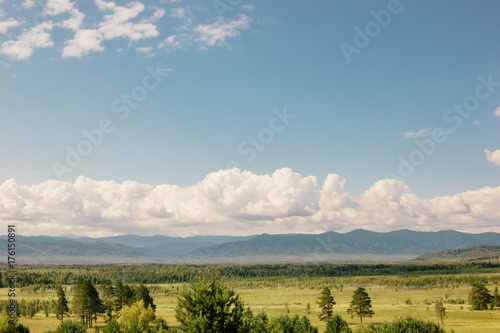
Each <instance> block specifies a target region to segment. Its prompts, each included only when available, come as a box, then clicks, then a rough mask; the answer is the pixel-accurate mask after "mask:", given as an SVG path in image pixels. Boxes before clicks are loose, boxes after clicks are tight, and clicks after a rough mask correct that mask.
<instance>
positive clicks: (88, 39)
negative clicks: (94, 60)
mask: <svg viewBox="0 0 500 333" xmlns="http://www.w3.org/2000/svg"><path fill="white" fill-rule="evenodd" d="M102 39H103V38H102V35H101V34H100V33H99V31H97V30H92V29H82V30H79V31H77V32H76V33H75V37H74V38H73V39H71V40H69V41H67V42H66V46H65V47H64V48H63V50H62V54H61V55H62V57H63V58H71V57H76V58H80V57H82V56H84V55H86V54H88V53H89V52H90V51H103V50H104V46H102V45H101V42H102Z"/></svg>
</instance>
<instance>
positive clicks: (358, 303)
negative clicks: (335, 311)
mask: <svg viewBox="0 0 500 333" xmlns="http://www.w3.org/2000/svg"><path fill="white" fill-rule="evenodd" d="M371 303H372V301H371V299H370V296H368V293H367V292H366V289H365V288H363V287H359V288H357V289H356V290H354V294H353V295H352V301H351V306H350V308H349V309H348V310H347V313H350V314H351V318H352V317H353V315H357V316H359V322H360V323H361V324H362V323H363V317H371V316H372V315H374V314H375V313H374V312H373V311H372V309H371V307H372V304H371Z"/></svg>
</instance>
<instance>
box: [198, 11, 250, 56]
mask: <svg viewBox="0 0 500 333" xmlns="http://www.w3.org/2000/svg"><path fill="white" fill-rule="evenodd" d="M250 21H251V19H250V18H249V17H248V16H246V15H243V14H240V15H239V17H238V19H237V20H227V19H219V20H217V21H216V22H215V23H213V24H200V25H198V26H196V27H195V28H194V29H193V32H194V34H195V36H194V41H195V42H197V43H200V45H201V47H202V48H206V47H214V46H220V45H228V44H227V39H229V38H233V37H236V36H239V34H240V30H246V29H249V28H250Z"/></svg>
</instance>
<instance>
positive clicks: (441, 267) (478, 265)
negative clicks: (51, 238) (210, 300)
mask: <svg viewBox="0 0 500 333" xmlns="http://www.w3.org/2000/svg"><path fill="white" fill-rule="evenodd" d="M498 268H500V263H492V262H474V263H453V264H446V263H436V264H423V263H422V264H421V263H418V264H413V263H393V264H255V265H167V264H147V265H146V264H144V265H139V264H126V265H24V266H23V265H19V266H17V287H27V286H34V285H38V286H53V285H61V284H62V285H74V284H76V283H77V282H78V281H79V280H80V279H87V280H89V281H91V282H92V283H93V284H100V283H101V281H102V280H123V282H125V283H142V284H160V283H184V282H189V281H193V280H194V279H195V278H196V277H198V276H199V274H200V272H215V273H217V274H218V275H219V276H223V277H224V278H225V279H228V280H243V279H248V278H265V279H268V280H272V278H284V277H287V278H321V277H338V278H341V277H363V276H370V277H373V276H400V277H401V276H402V277H407V279H406V282H403V285H405V283H406V285H407V286H410V285H415V286H419V285H425V284H436V282H435V281H434V282H432V283H429V282H426V281H425V280H422V279H421V278H420V276H421V275H423V274H425V275H456V274H475V273H494V272H498ZM2 270H3V271H4V272H5V271H7V270H6V269H5V267H3V269H2ZM8 278H9V275H8V272H7V273H3V274H2V273H0V288H3V287H6V286H7V285H8ZM427 279H429V278H428V277H427ZM439 279H441V282H440V281H438V282H437V283H438V284H442V283H458V284H460V283H470V282H471V281H469V280H468V279H470V278H469V277H461V276H453V277H452V278H450V279H446V278H443V277H439ZM451 280H453V281H451ZM408 283H410V284H408ZM388 285H390V283H389V282H388ZM395 286H397V285H395Z"/></svg>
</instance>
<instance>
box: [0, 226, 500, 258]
mask: <svg viewBox="0 0 500 333" xmlns="http://www.w3.org/2000/svg"><path fill="white" fill-rule="evenodd" d="M0 241H1V243H2V244H5V241H6V236H0ZM478 244H486V245H492V246H500V234H498V233H483V234H467V233H461V232H457V231H451V230H449V231H438V232H417V231H410V230H399V231H393V232H388V233H378V232H372V231H366V230H361V229H359V230H354V231H351V232H348V233H345V234H341V233H337V232H326V233H323V234H320V235H311V234H281V235H268V234H262V235H258V236H255V235H254V236H245V237H237V236H196V237H186V238H181V237H167V236H136V235H125V236H117V237H106V238H87V237H76V238H75V237H74V238H68V237H49V236H34V237H23V236H18V238H17V243H16V248H17V254H16V255H17V260H18V261H19V263H61V264H67V263H130V262H175V263H187V262H238V261H241V262H249V261H253V262H279V261H281V262H283V261H288V262H291V261H302V262H306V261H307V262H310V261H316V262H317V261H384V260H403V259H404V260H408V259H413V258H415V257H417V256H419V255H421V254H423V253H426V252H435V251H442V250H445V249H465V248H470V247H472V246H475V245H478ZM0 246H1V245H0Z"/></svg>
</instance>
